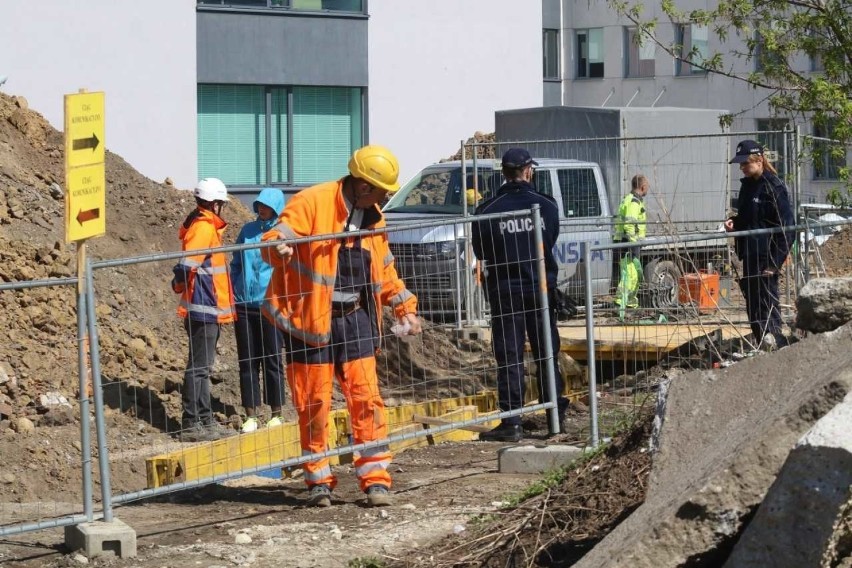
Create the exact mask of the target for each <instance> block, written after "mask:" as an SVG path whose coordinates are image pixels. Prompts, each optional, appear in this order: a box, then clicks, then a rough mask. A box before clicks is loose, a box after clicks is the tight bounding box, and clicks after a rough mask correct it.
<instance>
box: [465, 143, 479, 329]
mask: <svg viewBox="0 0 852 568" xmlns="http://www.w3.org/2000/svg"><path fill="white" fill-rule="evenodd" d="M478 153H479V152H478V148H477V146H476V142H474V143H473V183H472V184H471V185H472V186H473V193H474V201H475V199H476V198H475V196H476V195H478V194H479V193H478V190H479V188H478V184H477V178H478V177H479V164H478V163H477V160H476V156H477V154H478ZM462 188H463V189H464V190H465V191H464V192H463V193H464V195H462V196H461V199H462V203H464V217H465V218H467V217H468V216H469V215H470V213H471V211H470V208H469V207H468V203H467V191H466V190H467V189H468V187H467V175H465V176H463V177H462ZM469 227H471V225H468V224H467V223H465V224H464V226H463V229H464V231H463V232H464V297H465V307H466V313H467V321H468V322H471V321H473V320H474V319H478V318H477V314H476V311H475V310H474V297H473V266H472V265H473V263H472V262H471V259H472V257H473V247H472V246H471V240H472V239H471V235H470V231H469V230H468V228H469Z"/></svg>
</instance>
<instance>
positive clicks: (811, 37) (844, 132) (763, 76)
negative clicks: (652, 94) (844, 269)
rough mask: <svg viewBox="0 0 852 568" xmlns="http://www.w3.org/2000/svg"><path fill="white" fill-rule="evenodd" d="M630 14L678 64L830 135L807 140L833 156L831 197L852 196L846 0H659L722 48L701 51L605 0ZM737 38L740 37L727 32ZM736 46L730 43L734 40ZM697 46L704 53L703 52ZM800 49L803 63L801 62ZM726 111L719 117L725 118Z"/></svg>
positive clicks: (624, 3)
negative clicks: (737, 63) (740, 85)
mask: <svg viewBox="0 0 852 568" xmlns="http://www.w3.org/2000/svg"><path fill="white" fill-rule="evenodd" d="M608 2H609V4H610V6H611V7H612V8H613V9H614V10H615V11H616V12H617V13H618V14H620V15H621V16H624V17H626V18H627V19H629V20H631V21H632V22H633V23H634V24H635V25H636V26H637V28H639V30H640V32H641V33H637V37H640V38H641V41H654V42H656V43H657V44H658V45H659V46H660V47H661V48H662V49H664V50H665V51H667V52H668V53H669V54H670V55H672V57H674V58H676V59H679V60H680V61H682V62H684V63H688V64H690V65H693V66H694V67H698V68H700V69H703V70H705V71H707V72H709V73H715V74H718V75H723V76H727V77H730V78H731V79H732V80H736V81H745V82H747V83H749V84H750V85H751V86H753V87H754V88H760V89H765V90H766V92H767V97H766V100H767V101H768V103H769V106H770V108H771V109H772V110H773V112H774V113H775V114H777V115H778V116H789V117H791V118H794V119H795V118H799V119H806V120H809V121H810V122H811V123H813V124H814V125H815V126H816V127H817V128H818V129H819V131H820V132H823V133H826V135H827V136H830V138H831V140H834V141H836V142H831V143H825V142H824V143H817V144H811V145H810V146H809V148H807V151H808V152H809V153H810V154H811V157H812V159H814V160H825V159H831V160H834V161H840V162H841V163H842V166H841V167H840V168H839V171H838V173H839V177H840V179H841V180H843V186H844V187H842V188H838V189H836V190H834V191H833V192H832V195H830V199H831V200H832V201H834V202H835V203H837V204H841V203H846V204H848V203H849V202H850V201H852V179H850V171H849V168H848V167H846V165H845V164H846V161H845V156H846V147H847V145H848V144H850V143H852V100H850V96H851V95H852V0H719V2H718V4H717V5H716V7H715V8H714V9H707V10H693V11H689V12H686V11H682V10H680V9H679V8H678V7H677V6H676V5H675V1H674V0H660V9H661V12H662V14H664V16H665V17H667V18H668V19H670V20H671V21H672V22H673V23H677V24H696V25H699V26H706V27H707V28H708V30H709V31H710V33H712V34H714V35H715V36H716V37H717V38H718V39H719V40H720V42H721V45H722V46H728V47H729V48H730V49H729V50H728V51H717V52H712V53H708V52H707V51H706V50H699V49H698V47H694V46H693V47H690V46H687V48H688V49H687V48H685V47H684V46H683V45H678V44H674V43H673V44H670V45H664V44H662V43H661V42H659V41H657V40H656V39H655V34H654V31H655V29H656V27H657V25H658V23H659V19H658V18H645V17H644V16H643V13H644V9H645V8H646V6H645V5H643V4H642V3H641V2H635V1H634V0H608ZM735 38H738V39H739V40H740V41H739V42H733V41H731V40H732V39H735ZM735 43H736V44H737V45H742V46H743V47H742V48H739V47H737V48H734V47H733V45H734V44H735ZM702 51H704V53H702ZM804 56H807V58H808V60H809V62H811V64H810V65H808V64H807V62H805V64H804V65H803V61H804V59H805V57H804ZM736 59H745V60H746V61H750V62H756V63H757V65H755V66H754V69H757V70H755V71H752V72H749V73H740V72H735V71H734V70H733V66H732V63H733V61H734V60H736ZM732 120H733V115H729V116H727V117H724V118H723V124H724V123H727V124H728V125H730V123H731V121H732Z"/></svg>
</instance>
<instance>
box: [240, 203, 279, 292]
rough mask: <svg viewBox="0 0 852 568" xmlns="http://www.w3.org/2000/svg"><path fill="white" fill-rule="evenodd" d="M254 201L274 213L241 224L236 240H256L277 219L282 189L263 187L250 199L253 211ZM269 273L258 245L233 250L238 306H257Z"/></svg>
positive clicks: (254, 241)
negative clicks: (269, 216)
mask: <svg viewBox="0 0 852 568" xmlns="http://www.w3.org/2000/svg"><path fill="white" fill-rule="evenodd" d="M258 203H262V204H263V205H266V206H267V207H269V208H271V209H272V210H273V211H275V216H274V217H273V218H272V219H270V220H268V221H262V220H260V218H258V219H255V220H254V221H250V222H248V223H246V224H245V225H243V228H242V229H240V234H239V235H238V236H237V244H243V243H259V242H260V237H262V236H263V233H265V232H266V231H268V230H269V229H271V228H272V227H274V226H275V225H276V223H278V216H279V215H281V211H283V210H284V193H283V192H282V191H281V190H280V189H275V188H274V187H267V188H264V189H263V191H261V192H260V195H258V196H257V199H255V200H254V211H255V213H257V205H258ZM271 277H272V267H271V266H270V265H268V264H266V263H265V262H264V261H263V259H262V258H261V256H260V249H250V250H243V251H239V252H235V253H234V258H233V259H232V260H231V281H232V282H233V283H234V298H235V299H236V303H237V305H238V306H245V307H248V308H260V304H261V303H263V298H264V296H265V295H266V287H267V286H268V285H269V279H270V278H271Z"/></svg>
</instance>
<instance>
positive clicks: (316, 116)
mask: <svg viewBox="0 0 852 568" xmlns="http://www.w3.org/2000/svg"><path fill="white" fill-rule="evenodd" d="M354 140H358V141H360V140H361V92H360V89H351V88H345V87H339V88H337V87H294V88H293V181H294V182H295V183H316V182H319V181H323V180H330V179H336V178H339V177H342V176H344V175H346V172H347V165H348V163H349V157H350V156H351V154H352V151H353V150H354V149H355V148H357V147H358V146H359V145H360V143H359V144H356V145H353V141H354Z"/></svg>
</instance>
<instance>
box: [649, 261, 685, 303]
mask: <svg viewBox="0 0 852 568" xmlns="http://www.w3.org/2000/svg"><path fill="white" fill-rule="evenodd" d="M681 275H682V274H681V271H680V268H678V266H677V264H675V263H674V261H671V260H652V261H651V262H649V263H648V264H647V265H645V284H646V286H647V288H648V299H649V300H650V303H651V306H652V307H654V308H673V307H675V306H677V305H678V301H677V295H678V282H679V281H680V277H681Z"/></svg>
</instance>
